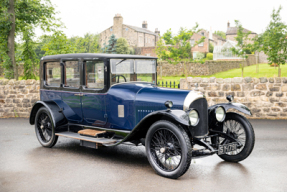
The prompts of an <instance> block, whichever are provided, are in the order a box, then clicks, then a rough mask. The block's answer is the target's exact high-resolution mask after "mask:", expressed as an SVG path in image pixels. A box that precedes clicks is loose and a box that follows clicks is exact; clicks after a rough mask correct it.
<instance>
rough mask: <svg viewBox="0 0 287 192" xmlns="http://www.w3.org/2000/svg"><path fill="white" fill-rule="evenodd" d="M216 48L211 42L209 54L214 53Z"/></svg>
mask: <svg viewBox="0 0 287 192" xmlns="http://www.w3.org/2000/svg"><path fill="white" fill-rule="evenodd" d="M213 49H214V46H213V44H212V43H210V42H209V53H213Z"/></svg>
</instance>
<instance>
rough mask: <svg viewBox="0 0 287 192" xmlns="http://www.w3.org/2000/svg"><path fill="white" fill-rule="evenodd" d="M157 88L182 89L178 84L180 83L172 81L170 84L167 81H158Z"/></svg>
mask: <svg viewBox="0 0 287 192" xmlns="http://www.w3.org/2000/svg"><path fill="white" fill-rule="evenodd" d="M157 86H159V87H168V88H178V89H179V88H180V84H179V83H178V82H175V81H174V82H172V81H170V82H167V81H165V82H164V81H161V82H160V81H158V82H157Z"/></svg>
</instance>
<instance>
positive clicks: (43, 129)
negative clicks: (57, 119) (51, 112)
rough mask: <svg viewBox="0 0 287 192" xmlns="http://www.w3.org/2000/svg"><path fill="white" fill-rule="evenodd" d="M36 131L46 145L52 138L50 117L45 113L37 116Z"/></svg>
mask: <svg viewBox="0 0 287 192" xmlns="http://www.w3.org/2000/svg"><path fill="white" fill-rule="evenodd" d="M37 131H38V133H39V136H40V137H41V139H42V141H43V142H44V143H48V142H49V141H50V140H51V138H52V123H51V120H50V117H49V116H48V114H46V113H45V112H42V113H41V114H40V115H39V118H38V120H37Z"/></svg>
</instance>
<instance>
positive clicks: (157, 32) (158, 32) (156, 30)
mask: <svg viewBox="0 0 287 192" xmlns="http://www.w3.org/2000/svg"><path fill="white" fill-rule="evenodd" d="M154 33H155V34H157V35H158V36H160V31H159V30H158V28H155V31H154Z"/></svg>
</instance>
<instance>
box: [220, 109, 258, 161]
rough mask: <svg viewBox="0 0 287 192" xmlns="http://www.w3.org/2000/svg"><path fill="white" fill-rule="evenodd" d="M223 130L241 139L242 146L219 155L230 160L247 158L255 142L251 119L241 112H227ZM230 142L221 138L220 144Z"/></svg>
mask: <svg viewBox="0 0 287 192" xmlns="http://www.w3.org/2000/svg"><path fill="white" fill-rule="evenodd" d="M223 132H224V133H226V134H228V135H229V136H231V137H233V138H235V139H237V140H238V141H240V143H241V144H242V146H241V147H240V148H238V149H237V150H236V151H231V152H228V153H227V154H224V155H219V157H220V158H222V159H223V160H225V161H229V162H239V161H242V160H244V159H246V158H247V157H248V156H249V155H250V153H251V152H252V150H253V147H254V143H255V134H254V130H253V127H252V125H251V124H250V123H249V121H248V120H247V119H246V118H245V117H243V116H241V115H239V114H236V113H227V114H226V119H225V121H224V124H223ZM230 142H231V141H229V140H228V139H224V138H221V137H220V138H219V143H220V145H222V144H228V143H230Z"/></svg>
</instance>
